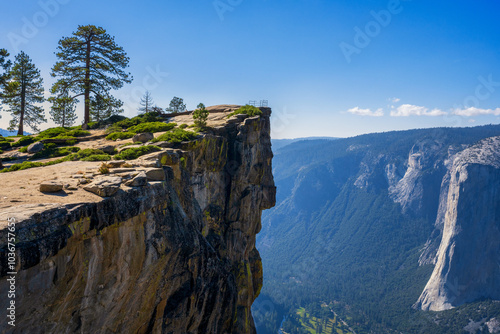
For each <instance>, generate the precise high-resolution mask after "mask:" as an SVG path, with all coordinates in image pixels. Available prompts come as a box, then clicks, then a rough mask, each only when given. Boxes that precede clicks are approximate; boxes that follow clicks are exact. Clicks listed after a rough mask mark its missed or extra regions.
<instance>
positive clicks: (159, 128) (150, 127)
mask: <svg viewBox="0 0 500 334" xmlns="http://www.w3.org/2000/svg"><path fill="white" fill-rule="evenodd" d="M176 126H177V124H175V123H163V122H147V123H141V124H138V125H135V126H132V127H130V128H129V129H128V130H127V131H128V132H134V133H142V132H152V133H155V132H163V131H169V130H172V129H173V128H175V127H176Z"/></svg>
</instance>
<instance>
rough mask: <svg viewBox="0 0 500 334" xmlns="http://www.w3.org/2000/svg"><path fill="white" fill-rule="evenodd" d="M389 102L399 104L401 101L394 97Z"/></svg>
mask: <svg viewBox="0 0 500 334" xmlns="http://www.w3.org/2000/svg"><path fill="white" fill-rule="evenodd" d="M389 101H391V102H392V103H398V102H399V101H401V99H398V98H397V97H392V98H390V99H389Z"/></svg>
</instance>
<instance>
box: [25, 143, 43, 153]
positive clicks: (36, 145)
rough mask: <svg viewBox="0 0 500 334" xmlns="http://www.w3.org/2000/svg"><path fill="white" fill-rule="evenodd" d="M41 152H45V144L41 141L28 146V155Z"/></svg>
mask: <svg viewBox="0 0 500 334" xmlns="http://www.w3.org/2000/svg"><path fill="white" fill-rule="evenodd" d="M41 150H43V143H42V142H39V141H37V142H36V143H33V144H31V145H30V146H28V153H38V152H40V151H41Z"/></svg>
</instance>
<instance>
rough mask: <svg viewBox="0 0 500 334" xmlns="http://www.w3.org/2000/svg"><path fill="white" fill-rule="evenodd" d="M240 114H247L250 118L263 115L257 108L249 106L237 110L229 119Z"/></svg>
mask: <svg viewBox="0 0 500 334" xmlns="http://www.w3.org/2000/svg"><path fill="white" fill-rule="evenodd" d="M238 114H247V115H248V116H250V117H252V116H257V115H262V111H261V110H260V109H259V108H257V107H254V106H251V105H249V104H247V105H244V106H243V107H241V108H239V109H236V110H235V111H233V112H232V113H230V114H229V115H228V116H227V117H228V118H229V117H231V116H234V115H238Z"/></svg>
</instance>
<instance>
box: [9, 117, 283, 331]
mask: <svg viewBox="0 0 500 334" xmlns="http://www.w3.org/2000/svg"><path fill="white" fill-rule="evenodd" d="M263 112H264V114H263V115H262V116H260V117H259V116H257V117H251V118H246V117H245V116H243V115H240V116H239V117H233V118H231V119H229V120H228V122H227V124H225V125H224V126H220V127H218V128H215V129H214V131H213V133H212V134H208V135H204V136H203V138H199V139H197V140H195V141H192V142H187V143H182V144H181V146H180V147H179V148H178V149H171V150H168V151H166V152H165V151H163V152H160V153H157V154H158V155H157V156H152V157H149V158H156V159H158V160H159V161H161V163H162V165H163V166H164V167H163V168H164V171H165V174H166V181H165V182H150V184H149V185H148V186H146V187H143V188H127V187H125V188H124V187H122V189H121V190H120V191H119V192H118V193H117V194H116V195H114V196H113V197H110V198H106V199H103V200H102V201H100V202H97V203H82V204H76V205H75V204H72V205H50V204H47V205H37V206H25V207H15V208H12V209H11V210H10V212H3V213H2V217H1V219H2V220H5V219H7V218H10V217H14V218H15V219H16V221H17V225H16V233H17V234H16V236H17V239H18V241H17V244H16V254H17V258H18V263H17V272H18V274H17V277H16V284H17V291H16V293H17V297H16V327H15V328H12V327H10V326H8V325H7V324H6V323H5V322H4V321H3V320H2V322H1V324H0V332H1V333H7V332H9V333H10V332H12V333H254V332H255V328H254V323H253V318H252V314H251V312H250V307H251V305H252V303H253V301H254V300H255V298H256V297H257V296H258V294H259V291H260V288H261V286H262V264H261V259H260V255H259V252H258V251H257V250H256V248H255V236H256V234H257V233H258V232H259V231H260V228H261V222H260V217H261V212H262V210H264V209H267V208H270V207H272V206H274V204H275V194H276V190H275V187H274V182H273V177H272V168H271V160H272V152H271V143H270V122H269V116H270V112H271V111H270V109H267V108H263ZM0 234H1V235H0V238H1V239H0V240H1V243H0V250H1V251H2V252H3V254H2V256H1V259H2V260H1V261H2V262H1V275H2V277H1V278H0V295H1V296H6V295H7V290H8V283H7V281H6V279H7V277H6V273H7V272H8V270H7V267H6V256H5V253H6V244H5V241H6V240H7V238H6V234H7V231H6V229H2V230H1V231H0ZM6 303H7V299H6V298H1V299H0V308H2V309H6V308H7V304H6Z"/></svg>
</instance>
